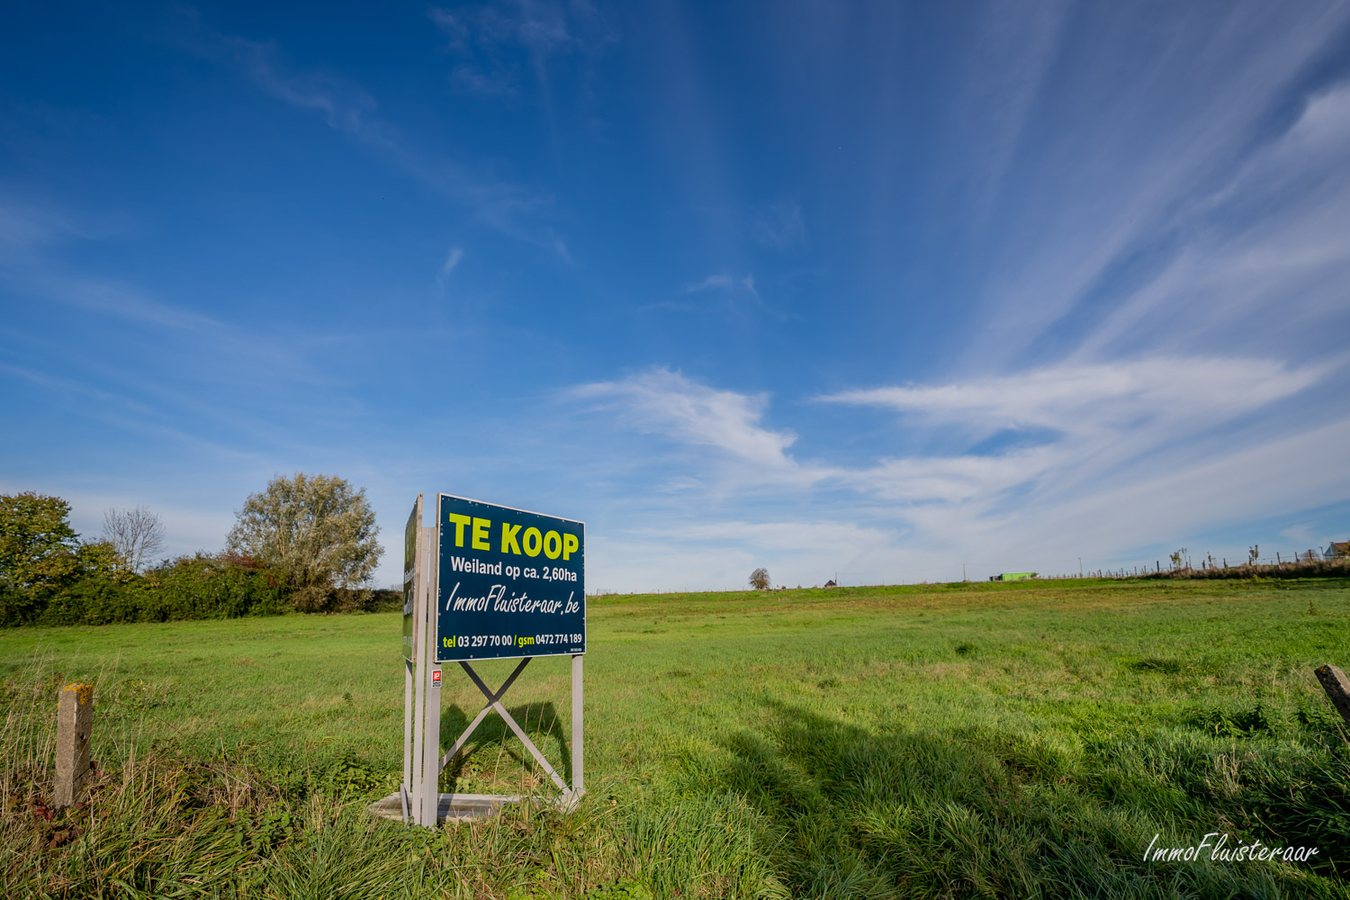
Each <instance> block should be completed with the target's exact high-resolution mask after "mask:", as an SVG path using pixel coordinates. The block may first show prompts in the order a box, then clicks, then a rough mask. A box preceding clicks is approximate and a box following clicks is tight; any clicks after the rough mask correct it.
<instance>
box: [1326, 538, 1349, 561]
mask: <svg viewBox="0 0 1350 900" xmlns="http://www.w3.org/2000/svg"><path fill="white" fill-rule="evenodd" d="M1322 555H1323V556H1324V557H1326V558H1327V559H1335V558H1336V557H1338V556H1350V541H1332V542H1331V544H1330V545H1329V546H1328V547H1327V549H1326V551H1325V552H1323V554H1322Z"/></svg>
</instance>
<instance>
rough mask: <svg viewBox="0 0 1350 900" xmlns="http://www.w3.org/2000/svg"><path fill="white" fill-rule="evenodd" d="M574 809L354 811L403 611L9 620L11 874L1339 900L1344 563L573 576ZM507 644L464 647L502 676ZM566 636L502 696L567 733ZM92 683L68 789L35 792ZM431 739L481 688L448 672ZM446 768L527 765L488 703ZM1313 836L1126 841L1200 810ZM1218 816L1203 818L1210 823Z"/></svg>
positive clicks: (62, 890) (377, 893) (367, 772)
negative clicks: (1009, 578) (1098, 573)
mask: <svg viewBox="0 0 1350 900" xmlns="http://www.w3.org/2000/svg"><path fill="white" fill-rule="evenodd" d="M588 619H589V629H590V631H589V653H588V654H587V658H586V720H585V721H586V741H587V744H586V782H587V788H588V791H589V793H588V795H587V796H586V798H585V800H584V801H583V802H582V804H581V806H580V808H579V809H578V810H576V811H575V812H573V813H571V814H566V815H565V814H562V813H560V812H558V811H557V810H556V809H555V808H554V807H552V806H550V805H549V804H547V803H537V804H522V805H519V806H513V807H509V808H508V809H507V810H505V811H504V812H503V813H502V814H500V815H498V816H496V817H493V818H491V819H487V820H482V821H479V822H475V823H472V824H465V825H459V826H446V827H443V828H441V829H438V830H435V831H433V830H429V829H416V828H409V827H405V826H403V825H402V824H400V823H397V822H387V821H384V820H377V819H374V818H372V817H371V816H370V815H368V813H367V811H366V807H367V805H368V804H369V803H371V802H373V801H374V800H377V799H379V798H380V797H382V796H384V795H385V794H388V793H390V792H391V791H393V790H394V788H395V786H396V784H397V782H398V779H399V775H400V767H401V757H402V714H403V696H402V694H403V676H402V669H401V665H402V664H401V657H400V639H399V635H400V620H399V616H398V615H397V614H392V613H391V614H368V615H362V614H356V615H346V616H341V615H331V616H317V615H288V616H282V617H273V618H250V619H234V620H225V621H208V622H184V623H170V624H152V625H115V626H104V627H77V628H55V629H33V628H23V629H14V630H9V631H3V632H0V681H2V682H3V693H2V694H0V703H2V704H3V707H2V708H0V714H2V715H3V721H4V725H3V729H4V730H3V734H0V754H3V757H2V758H0V766H3V770H2V771H0V789H3V803H4V808H3V812H0V896H4V897H80V898H83V897H241V898H242V897H257V898H316V900H318V898H345V897H350V898H363V900H374V898H379V897H388V898H403V897H409V898H411V897H494V898H526V897H596V898H617V897H634V898H635V897H652V898H655V897H681V898H700V897H707V898H713V897H782V898H787V897H794V898H795V897H822V898H847V897H867V898H873V897H875V898H881V897H906V898H908V897H931V898H949V897H950V898H965V897H1007V898H1023V897H1045V898H1058V897H1084V898H1087V897H1093V898H1096V897H1106V898H1170V897H1204V898H1209V897H1214V898H1229V897H1270V898H1276V897H1287V898H1303V897H1332V898H1350V745H1347V743H1346V728H1345V727H1344V724H1343V723H1342V722H1341V720H1340V719H1339V717H1338V716H1337V715H1336V713H1335V711H1334V710H1333V709H1332V707H1331V705H1330V703H1329V702H1328V701H1327V699H1326V697H1325V696H1324V695H1323V693H1322V690H1321V688H1320V686H1319V685H1318V683H1317V681H1316V679H1315V677H1314V676H1313V672H1312V670H1313V669H1314V668H1315V667H1316V666H1318V665H1321V664H1323V663H1328V662H1330V663H1333V664H1336V665H1339V666H1341V667H1342V668H1350V582H1347V581H1345V580H1336V579H1324V580H1287V581H1237V580H1234V581H1185V580H1180V579H1177V580H1158V581H1149V580H1103V581H1092V580H1087V581H1064V582H1028V583H1020V584H1007V585H999V584H952V585H922V586H907V587H883V588H856V589H853V588H846V589H835V590H829V591H818V590H801V591H779V592H773V593H758V594H753V593H721V594H667V595H647V596H607V597H599V598H592V599H591V600H590V601H589V610H588ZM513 665H514V663H513V662H505V661H498V662H494V663H492V664H484V665H482V666H481V667H480V668H479V671H480V672H482V673H484V674H485V676H486V680H487V681H488V682H489V683H490V684H492V685H494V686H495V684H496V683H497V682H499V681H500V680H501V679H502V678H504V677H505V675H506V674H507V673H508V672H509V671H510V669H511V667H512V666H513ZM568 678H569V668H568V663H567V661H566V658H561V659H548V658H545V659H537V660H535V661H534V662H533V663H531V665H530V666H529V668H528V669H526V671H525V674H524V675H523V676H522V677H521V678H520V680H519V681H518V682H517V683H516V685H515V686H514V687H513V688H512V689H511V691H510V693H509V694H508V695H507V696H506V698H505V701H504V702H505V704H506V705H507V706H508V708H510V710H511V711H512V714H513V715H514V716H515V717H516V718H517V719H518V720H519V721H521V722H522V723H523V724H527V727H528V729H529V730H530V732H531V733H532V736H533V737H534V739H535V740H536V743H538V744H539V746H540V747H541V749H542V750H543V751H544V752H545V753H546V754H547V755H548V756H549V757H550V758H551V759H552V760H554V762H555V765H556V764H559V763H565V762H566V761H567V759H568V757H567V751H568V748H567V746H566V743H565V742H566V739H567V736H568V735H569V734H570V725H569V710H568V701H569V692H568V686H569V680H568ZM75 680H91V681H93V682H94V683H95V685H96V701H95V703H96V714H95V731H94V757H95V759H96V760H97V763H98V769H97V775H96V776H95V778H94V781H93V784H92V786H91V790H90V792H89V796H88V800H87V802H86V803H84V804H81V805H80V806H79V807H76V808H74V809H72V810H69V811H67V812H64V813H60V814H55V815H53V814H51V812H50V810H48V809H47V807H46V805H45V804H46V800H47V798H49V797H50V794H51V789H52V778H53V766H54V762H53V740H54V721H55V708H56V703H55V700H56V694H57V690H58V689H59V687H60V686H61V685H62V684H64V683H67V682H70V681H75ZM441 694H442V702H443V714H442V742H443V744H444V745H446V746H448V745H449V744H450V743H451V742H452V741H453V740H454V739H455V737H456V736H457V735H458V733H459V730H460V729H461V728H462V727H463V725H464V724H465V722H466V721H467V720H468V719H471V718H472V717H473V716H474V715H475V714H476V713H477V712H478V710H479V708H480V707H481V703H480V702H479V695H478V693H477V691H476V690H475V689H474V688H473V687H472V685H471V684H470V682H469V681H468V679H467V678H466V677H464V676H463V674H462V673H461V672H459V671H458V669H455V668H447V669H446V684H445V687H444V688H443V689H442V691H441ZM441 789H442V790H443V791H450V790H456V791H467V792H499V793H500V792H512V793H515V792H521V791H524V792H527V793H534V794H537V795H538V796H539V797H540V798H547V797H548V796H549V794H550V792H551V791H552V786H551V785H550V784H549V783H548V780H547V779H546V778H544V777H541V774H540V773H539V772H538V771H537V770H536V769H535V768H534V767H533V765H532V763H531V760H530V758H529V756H528V754H526V753H525V752H524V750H523V748H522V747H521V745H520V744H519V742H518V741H517V740H516V739H515V738H514V737H513V736H510V735H509V733H508V732H507V731H506V729H505V728H504V726H503V725H502V724H501V722H500V720H498V719H497V718H496V717H495V716H490V717H489V718H488V719H487V721H486V723H485V725H484V726H483V727H482V728H481V729H480V731H479V732H478V733H477V735H476V736H475V738H474V739H473V740H472V741H470V743H469V745H468V747H467V748H466V751H465V752H464V753H463V754H461V756H460V757H459V758H458V759H456V760H455V761H454V762H453V763H452V764H451V766H450V767H449V768H448V769H447V770H446V772H445V773H444V776H443V781H442V785H441ZM1212 833H1216V834H1218V835H1226V836H1227V837H1226V840H1227V842H1228V843H1227V846H1228V847H1229V848H1237V847H1240V846H1244V845H1246V846H1250V845H1252V844H1254V842H1257V841H1259V842H1261V845H1262V846H1264V847H1276V848H1286V847H1294V848H1315V849H1316V850H1317V853H1316V854H1315V855H1312V856H1310V858H1308V859H1307V860H1305V861H1301V862H1296V861H1284V860H1252V859H1245V860H1237V859H1229V860H1224V859H1213V858H1211V851H1210V849H1208V848H1207V849H1206V850H1204V851H1203V852H1200V853H1198V854H1196V856H1197V858H1196V859H1194V860H1184V859H1182V860H1177V861H1171V862H1165V861H1154V860H1146V859H1145V855H1146V853H1147V851H1148V848H1149V847H1150V844H1152V845H1153V846H1154V847H1167V848H1188V847H1194V846H1196V845H1199V844H1200V843H1201V842H1202V840H1204V838H1205V836H1206V835H1207V834H1212ZM1216 840H1217V838H1214V837H1211V838H1210V843H1211V845H1212V844H1213V843H1214V841H1216Z"/></svg>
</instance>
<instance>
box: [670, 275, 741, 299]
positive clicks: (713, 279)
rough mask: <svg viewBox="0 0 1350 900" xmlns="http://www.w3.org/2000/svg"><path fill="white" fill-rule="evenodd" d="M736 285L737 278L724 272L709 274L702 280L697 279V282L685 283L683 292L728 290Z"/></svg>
mask: <svg viewBox="0 0 1350 900" xmlns="http://www.w3.org/2000/svg"><path fill="white" fill-rule="evenodd" d="M735 286H736V281H735V279H733V278H732V277H731V276H730V275H725V274H723V275H709V276H708V277H707V278H705V279H703V280H702V281H697V282H694V283H693V284H687V285H685V286H684V290H683V293H686V294H695V293H698V292H699V291H711V290H722V291H726V290H730V289H731V288H733V287H735Z"/></svg>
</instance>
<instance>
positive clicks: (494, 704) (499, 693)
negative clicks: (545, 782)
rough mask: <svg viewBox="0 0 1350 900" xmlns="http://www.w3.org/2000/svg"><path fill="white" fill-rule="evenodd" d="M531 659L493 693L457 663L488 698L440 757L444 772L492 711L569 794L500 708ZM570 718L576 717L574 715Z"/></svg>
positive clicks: (566, 788)
mask: <svg viewBox="0 0 1350 900" xmlns="http://www.w3.org/2000/svg"><path fill="white" fill-rule="evenodd" d="M531 658H532V657H529V656H527V657H525V658H524V659H522V660H521V661H520V664H519V665H518V666H516V669H515V671H514V672H512V673H511V674H510V676H508V677H507V679H506V681H504V682H502V686H501V687H499V688H498V689H497V690H496V691H495V692H494V691H492V690H490V689H489V688H488V686H487V685H486V684H485V683H484V682H483V679H482V678H479V677H478V673H477V672H475V671H474V670H473V667H472V666H470V665H469V664H468V663H467V662H460V666H461V667H463V669H464V671H465V672H466V673H468V675H469V678H470V679H471V680H472V681H473V683H474V684H476V685H478V690H480V691H482V693H483V696H484V697H486V698H487V705H486V706H484V707H483V709H482V710H481V711H480V712H479V713H478V715H477V716H475V717H474V720H473V721H472V722H470V723H469V727H467V728H465V729H464V733H463V734H461V735H460V736H459V740H457V741H455V745H454V746H453V747H451V748H450V749H449V751H447V752H446V754H445V756H443V757H441V766H440V767H441V768H442V769H444V768H445V767H446V766H447V765H448V764H449V763H450V760H452V759H454V758H455V754H456V753H458V752H459V751H460V749H461V748H462V747H463V746H464V744H465V743H466V742H467V741H468V740H469V736H470V735H472V734H473V732H474V729H476V728H477V727H478V726H479V725H480V724H481V723H482V721H483V720H484V719H485V718H487V714H488V713H489V712H491V711H492V710H494V709H495V710H496V711H497V715H499V716H501V717H502V719H503V720H505V722H506V724H507V725H508V726H510V728H511V730H512V731H514V732H515V733H516V737H518V738H520V742H521V743H522V744H524V745H525V749H527V750H529V751H530V755H531V756H533V757H534V759H535V762H537V763H539V765H540V766H541V767H542V768H543V770H544V771H545V772H547V773H548V777H549V778H552V779H553V783H554V784H556V785H557V786H558V787H559V789H561V790H562V792H563V793H564V794H568V795H570V794H571V793H572V791H571V789H570V788H569V787H568V786H567V782H566V781H564V780H563V777H562V776H561V775H559V774H558V773H557V771H556V770H555V769H554V768H553V766H551V765H549V762H548V760H547V759H545V758H544V754H542V753H540V752H539V748H538V747H536V746H535V745H534V741H532V740H530V737H529V735H527V734H526V733H525V729H523V728H521V727H520V726H519V725H518V724H516V720H515V719H513V718H511V714H510V713H509V712H507V711H506V707H504V706H502V702H501V700H502V697H503V696H505V695H506V692H507V691H508V690H509V689H510V687H511V685H512V684H514V683H515V680H516V678H517V677H519V675H520V673H521V672H523V671H525V667H526V666H528V665H529V664H530V659H531ZM573 715H575V712H574V713H573Z"/></svg>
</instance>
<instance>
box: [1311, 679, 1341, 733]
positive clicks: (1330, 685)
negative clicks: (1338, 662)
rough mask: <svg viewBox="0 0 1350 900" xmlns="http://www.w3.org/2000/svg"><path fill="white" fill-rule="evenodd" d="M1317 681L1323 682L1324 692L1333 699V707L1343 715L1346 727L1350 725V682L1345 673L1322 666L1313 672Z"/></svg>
mask: <svg viewBox="0 0 1350 900" xmlns="http://www.w3.org/2000/svg"><path fill="white" fill-rule="evenodd" d="M1313 674H1315V675H1316V676H1317V680H1318V681H1320V682H1322V690H1324V691H1326V692H1327V696H1328V697H1330V698H1331V705H1332V706H1334V707H1336V712H1338V713H1340V714H1341V718H1342V719H1344V720H1345V724H1346V725H1350V681H1348V680H1346V677H1345V673H1344V672H1342V671H1341V670H1340V669H1338V668H1336V667H1335V666H1332V665H1326V666H1321V667H1319V668H1317V669H1314V670H1313Z"/></svg>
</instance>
